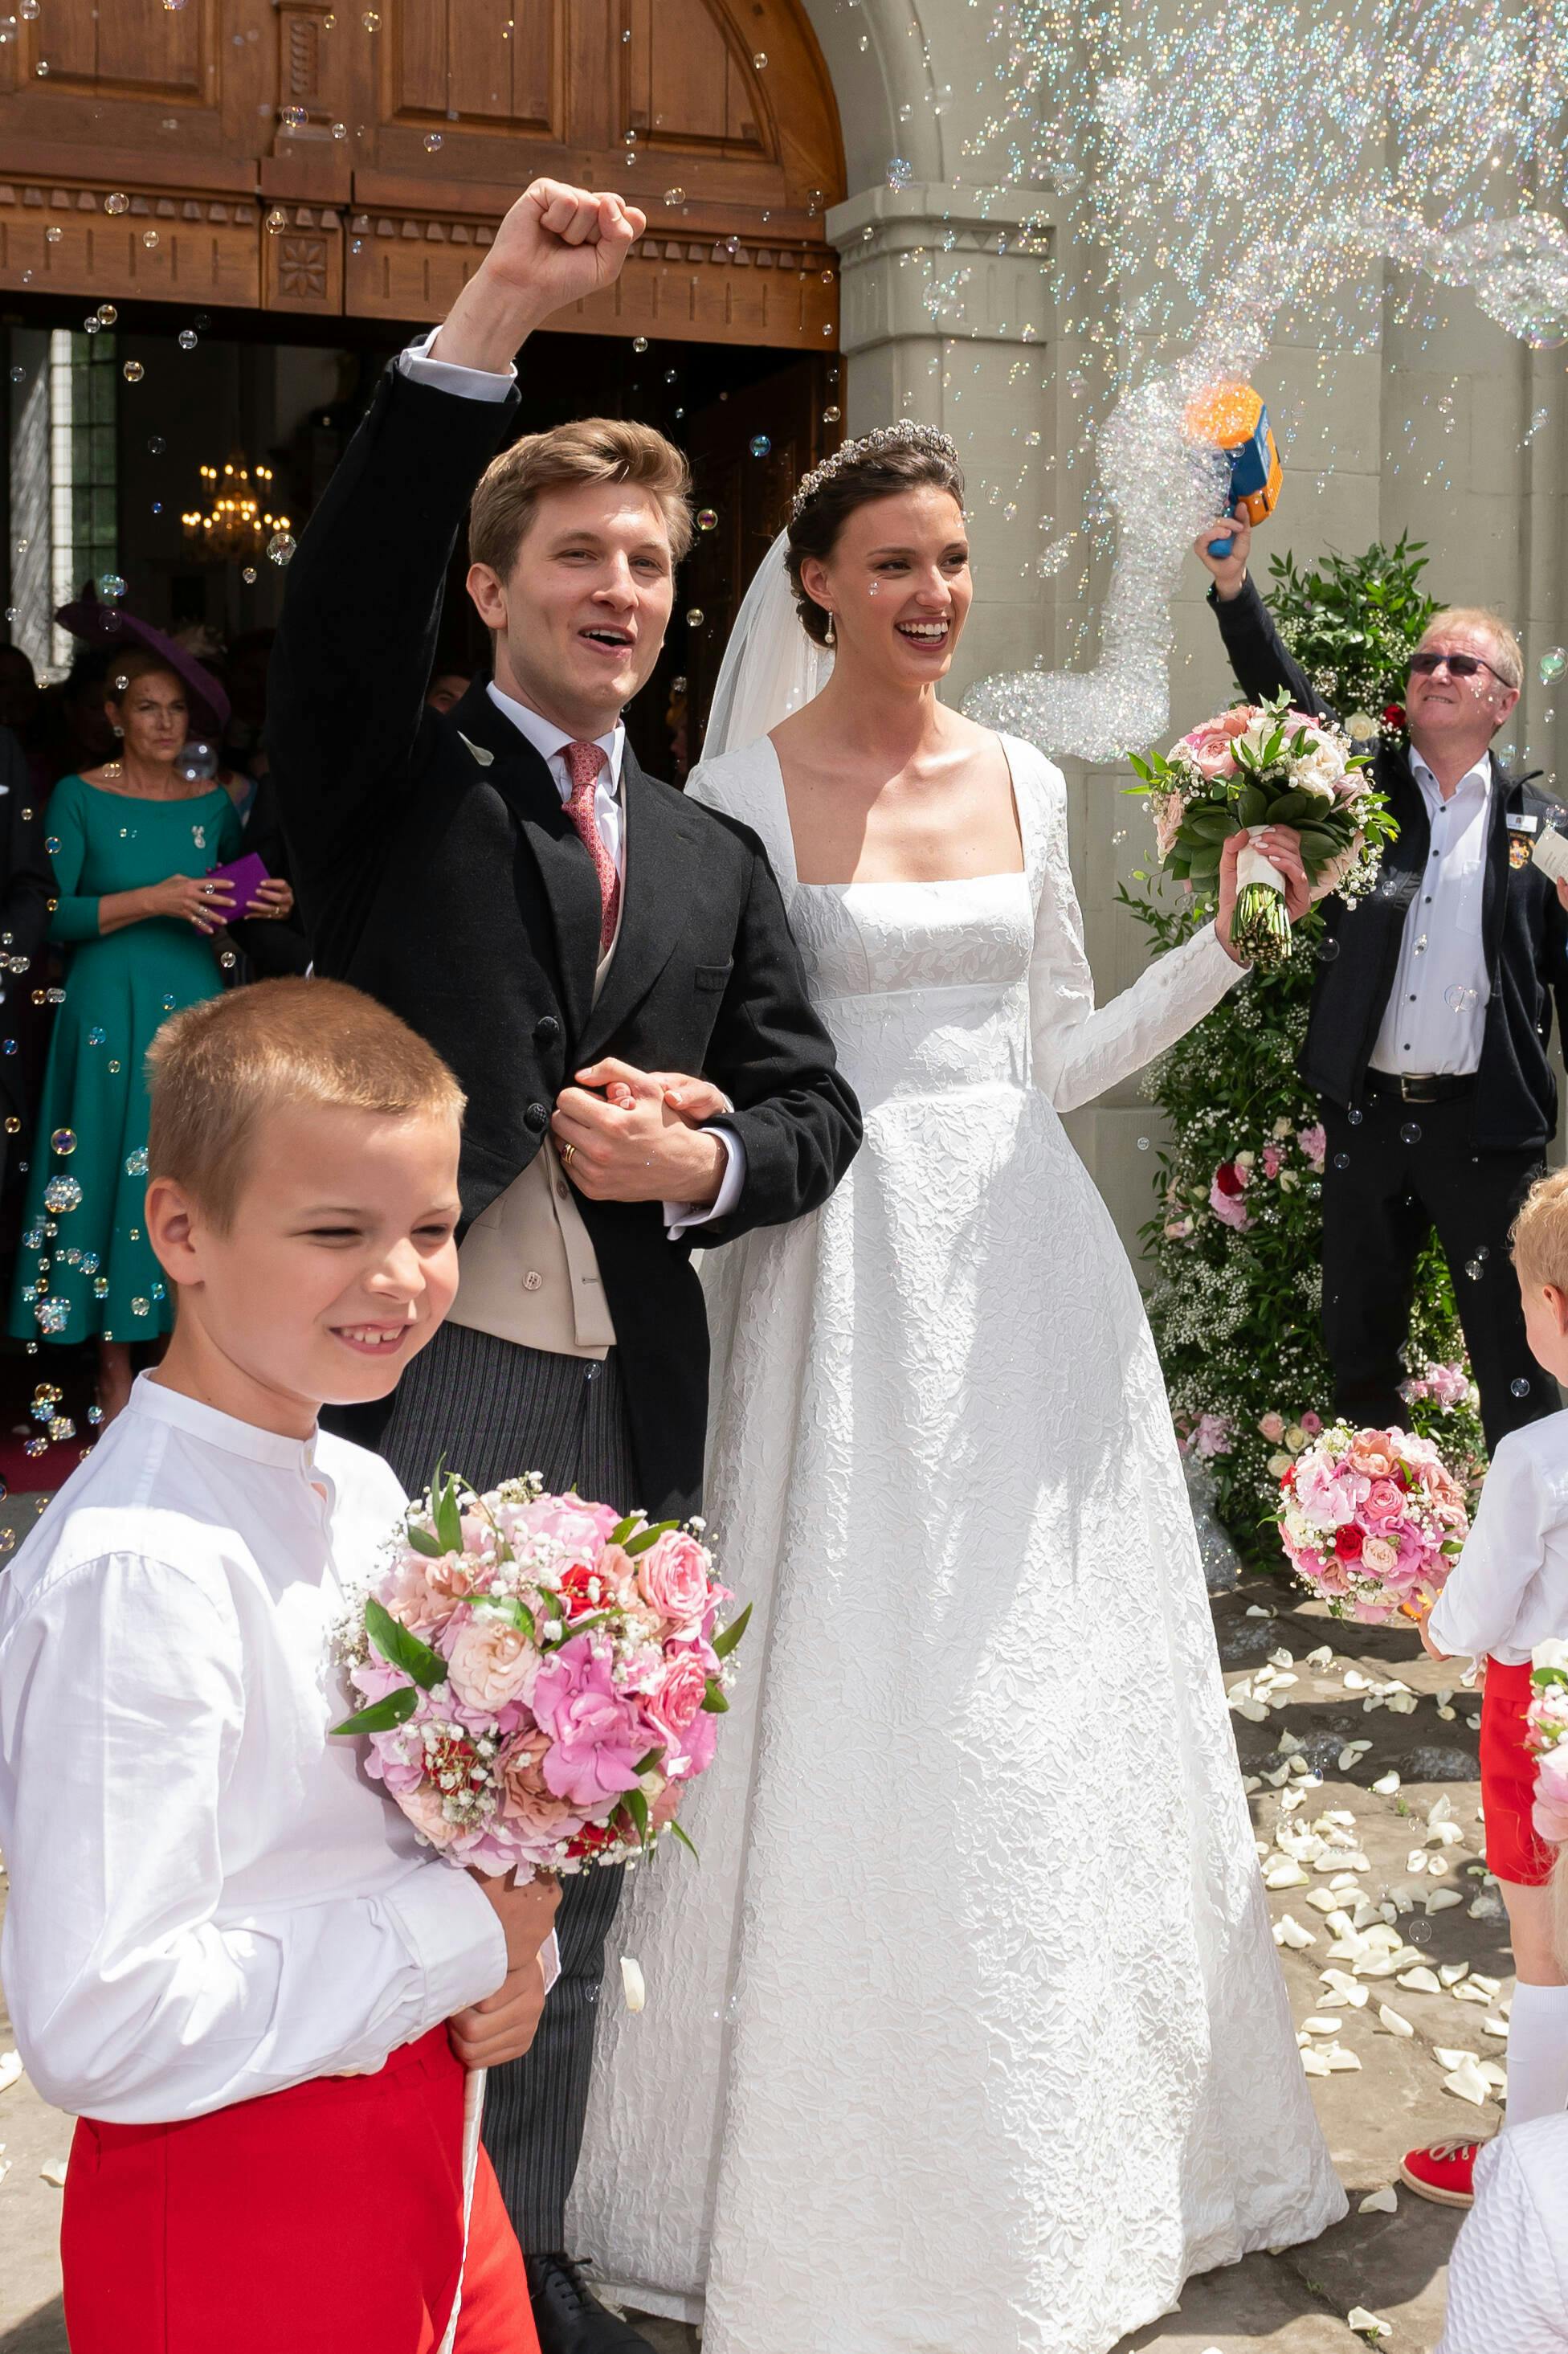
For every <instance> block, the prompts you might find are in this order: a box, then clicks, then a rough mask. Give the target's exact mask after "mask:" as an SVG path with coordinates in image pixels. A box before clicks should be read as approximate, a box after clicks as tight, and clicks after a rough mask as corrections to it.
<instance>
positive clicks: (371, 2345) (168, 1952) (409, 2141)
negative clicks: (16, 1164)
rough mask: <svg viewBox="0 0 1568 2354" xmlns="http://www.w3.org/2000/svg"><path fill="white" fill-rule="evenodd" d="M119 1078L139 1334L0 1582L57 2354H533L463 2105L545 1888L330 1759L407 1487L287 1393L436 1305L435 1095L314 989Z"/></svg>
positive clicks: (393, 1376) (239, 996)
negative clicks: (370, 1579) (355, 1617)
mask: <svg viewBox="0 0 1568 2354" xmlns="http://www.w3.org/2000/svg"><path fill="white" fill-rule="evenodd" d="M149 1064H150V1069H151V1073H152V1081H153V1112H152V1133H151V1139H150V1142H149V1146H148V1162H149V1182H148V1187H147V1203H146V1224H147V1231H148V1235H149V1238H150V1240H151V1241H152V1244H153V1246H154V1250H155V1251H156V1253H157V1255H158V1258H159V1261H160V1263H161V1264H162V1266H163V1267H164V1270H165V1272H166V1274H167V1276H168V1278H169V1280H170V1282H171V1283H173V1284H174V1285H175V1286H176V1287H177V1288H178V1297H179V1312H178V1317H177V1320H176V1323H175V1332H174V1336H173V1339H172V1340H171V1341H170V1344H169V1348H168V1352H167V1354H166V1355H165V1357H164V1361H163V1363H162V1364H161V1365H160V1366H159V1367H158V1368H157V1370H156V1371H155V1372H154V1373H143V1375H142V1377H141V1379H140V1380H139V1381H138V1382H137V1384H136V1386H135V1389H134V1391H133V1393H132V1400H131V1403H130V1405H128V1406H127V1407H126V1409H125V1411H124V1412H123V1413H122V1415H121V1416H119V1417H118V1418H117V1419H116V1420H115V1421H114V1422H113V1423H112V1424H111V1426H109V1427H108V1428H107V1429H106V1431H105V1432H104V1434H103V1437H101V1440H100V1441H99V1444H98V1446H97V1447H95V1449H94V1450H93V1452H92V1454H91V1455H90V1457H89V1458H88V1459H87V1461H86V1462H85V1463H83V1464H82V1465H81V1467H80V1468H79V1469H78V1470H77V1471H76V1472H75V1474H74V1475H73V1476H72V1478H71V1479H70V1480H69V1482H68V1483H67V1485H66V1487H65V1488H64V1489H63V1490H61V1492H60V1494H59V1496H58V1498H57V1499H56V1500H55V1501H54V1503H53V1504H52V1505H51V1506H50V1507H49V1509H48V1511H47V1512H46V1513H45V1515H44V1517H43V1519H42V1520H41V1522H39V1523H38V1526H37V1529H36V1530H35V1531H34V1532H33V1533H32V1534H31V1536H30V1537H29V1538H28V1540H27V1542H26V1544H25V1545H24V1547H23V1548H22V1550H21V1551H20V1552H19V1553H17V1555H16V1560H15V1562H14V1563H13V1564H12V1566H11V1568H10V1571H9V1573H8V1575H6V1576H5V1578H4V1580H0V1845H3V1846H4V1849H5V1854H6V1857H7V1860H8V1862H9V1865H10V1872H11V1894H10V1902H9V1907H8V1911H7V1915H6V1921H5V1939H4V1948H3V1962H4V1975H5V1988H6V1992H7V1996H8V1998H9V2002H10V2007H11V2011H12V2016H13V2018H14V2020H15V2022H16V2039H17V2042H18V2045H19V2046H20V2049H21V2051H22V2054H23V2057H24V2059H25V2061H26V2065H27V2068H28V2071H29V2073H31V2075H32V2077H33V2080H34V2082H35V2083H36V2084H37V2086H38V2089H39V2090H40V2091H41V2092H42V2093H43V2094H45V2096H46V2097H47V2098H48V2099H49V2100H51V2101H54V2102H56V2103H57V2104H58V2105H59V2106H61V2107H62V2108H66V2109H70V2110H74V2111H76V2112H77V2113H78V2115H79V2118H80V2122H79V2125H78V2126H77V2129H76V2136H75V2139H74V2141H73V2144H72V2148H71V2158H70V2169H69V2176H68V2178H67V2182H66V2192H65V2209H64V2216H63V2221H62V2226H61V2253H62V2259H63V2264H64V2270H65V2312H66V2323H67V2327H68V2329H69V2334H70V2340H71V2346H72V2349H73V2354H154V2349H156V2354H216V2349H222V2354H277V2349H288V2354H329V2349H330V2354H356V2349H363V2354H434V2349H437V2348H438V2347H442V2346H448V2347H450V2346H451V2345H452V2344H453V2343H454V2338H453V2332H454V2329H455V2333H456V2334H455V2344H456V2346H457V2347H458V2348H459V2349H461V2354H530V2349H535V2348H536V2339H535V2334H534V2327H533V2321H532V2317H531V2312H530V2306H529V2300H528V2293H527V2286H526V2281H525V2278H524V2271H523V2264H522V2258H521V2254H520V2253H519V2251H518V2248H517V2243H516V2241H515V2238H514V2236H513V2233H512V2230H511V2226H510V2224H509V2223H508V2222H507V2220H506V2215H505V2211H504V2209H503V2206H502V2204H501V2200H500V2195H499V2192H498V2190H497V2189H496V2186H495V2182H494V2178H493V2175H492V2174H491V2172H490V2167H489V2161H488V2159H487V2158H484V2157H483V2155H482V2153H481V2154H480V2156H479V2158H478V2161H477V2168H476V2169H475V2170H474V2171H472V2172H471V2176H470V2179H469V2180H468V2182H467V2183H466V2184H465V2179H464V2131H463V2120H464V2084H465V2072H466V2071H467V2070H468V2069H470V2068H477V2067H482V2066H484V2065H486V2064H489V2063H491V2062H499V2061H502V2060H504V2059H510V2058H513V2057H514V2056H515V2055H516V2054H517V2053H519V2052H523V2051H525V2050H526V2049H527V2046H528V2044H529V2043H530V2042H531V2041H532V2039H533V2034H534V2030H535V2026H536V2025H537V2022H538V2017H539V2012H540V2009H541V2008H542V2005H543V2001H544V1995H545V1967H546V1956H544V1955H543V1954H542V1950H541V1949H542V1946H544V1945H545V1943H546V1940H547V1939H548V1936H549V1931H550V1916H551V1914H552V1912H553V1909H554V1903H555V1896H556V1891H555V1890H554V1888H553V1887H551V1886H549V1885H547V1884H543V1883H536V1884H535V1885H534V1886H532V1887H529V1888H526V1889H514V1888H512V1887H510V1886H508V1885H505V1884H503V1882H482V1881H480V1880H478V1879H477V1878H474V1877H471V1876H469V1875H467V1874H464V1873H462V1872H456V1871H454V1870H452V1868H451V1867H450V1865H449V1864H447V1863H445V1862H442V1861H440V1859H439V1858H437V1857H436V1856H435V1855H434V1854H433V1853H432V1852H431V1850H429V1849H428V1848H424V1847H421V1846H420V1845H419V1844H418V1841H417V1840H416V1838H415V1835H414V1832H413V1830H412V1828H411V1826H410V1825H409V1824H408V1822H407V1820H406V1819H404V1817H403V1816H402V1815H401V1814H400V1813H399V1812H398V1810H397V1808H395V1807H394V1806H393V1805H392V1804H391V1803H390V1801H389V1800H387V1798H386V1797H384V1796H383V1795H382V1793H381V1792H380V1791H379V1789H378V1788H377V1787H376V1786H375V1785H373V1784H372V1783H371V1782H369V1781H368V1780H367V1779H366V1776H364V1774H363V1773H362V1771H361V1770H360V1766H359V1761H358V1756H357V1752H356V1745H355V1744H353V1743H352V1742H347V1741H336V1742H334V1741H332V1740H330V1739H329V1737H328V1735H329V1730H330V1728H331V1726H332V1725H333V1724H334V1723H336V1722H338V1720H339V1719H340V1718H341V1717H343V1716H344V1714H345V1713H346V1712H347V1711H348V1709H349V1708H350V1707H351V1706H352V1701H351V1699H350V1697H349V1695H348V1694H347V1693H346V1691H345V1689H344V1686H343V1684H342V1683H341V1681H339V1678H338V1675H337V1673H336V1670H334V1667H333V1665H332V1660H331V1645H332V1638H333V1634H334V1628H335V1627H336V1625H337V1623H338V1622H339V1620H340V1619H341V1617H342V1616H343V1613H344V1588H345V1587H346V1586H351V1585H354V1584H355V1583H356V1582H357V1581H359V1580H361V1579H362V1578H363V1575H364V1574H365V1572H366V1569H367V1568H368V1566H369V1565H370V1564H371V1563H372V1561H373V1560H374V1556H375V1553H376V1550H377V1549H378V1548H379V1546H380V1545H381V1544H382V1543H383V1542H384V1541H385V1539H386V1538H387V1535H388V1534H389V1532H391V1531H392V1529H393V1528H394V1526H395V1525H396V1523H397V1519H398V1517H399V1514H400V1512H401V1511H402V1508H403V1504H404V1497H403V1495H402V1492H401V1490H399V1488H398V1487H397V1482H396V1480H395V1479H393V1478H392V1475H391V1473H390V1472H389V1471H388V1470H387V1467H386V1465H385V1464H384V1463H383V1462H382V1461H381V1460H380V1458H378V1457H376V1456H374V1455H369V1454H366V1453H365V1452H363V1451H362V1450H361V1449H360V1448H358V1447H351V1446H349V1445H348V1444H347V1443H346V1442H345V1441H344V1440H342V1439H338V1438H334V1437H329V1436H327V1435H325V1434H318V1432H317V1429H316V1414H317V1409H318V1407H319V1406H320V1405H323V1403H326V1402H328V1401H331V1402H333V1403H336V1404H348V1403H351V1402H355V1401H359V1400H366V1399H371V1398H376V1397H380V1396H383V1395H385V1394H386V1393H387V1390H389V1389H390V1388H391V1386H392V1384H394V1382H395V1381H396V1380H397V1377H398V1374H399V1373H401V1371H402V1369H403V1367H404V1366H405V1365H406V1364H407V1363H408V1361H409V1359H410V1358H411V1357H412V1356H413V1355H414V1354H415V1353H416V1352H418V1350H419V1349H420V1348H422V1347H423V1345H424V1344H425V1342H426V1341H428V1340H429V1338H430V1336H431V1334H432V1333H433V1332H434V1331H435V1330H436V1328H437V1326H438V1325H439V1323H440V1320H441V1318H442V1316H443V1315H444V1314H445V1313H446V1310H447V1309H448V1307H449V1306H450V1301H451V1299H452V1296H453V1293H454V1291H455V1290H456V1288H457V1249H456V1244H455V1240H454V1235H455V1231H456V1227H457V1223H458V1218H459V1203H458V1194H457V1164H458V1137H459V1124H460V1119H461V1110H462V1097H461V1094H460V1093H459V1090H458V1087H457V1085H456V1082H455V1081H454V1080H453V1078H452V1076H451V1075H450V1072H449V1071H448V1070H447V1068H446V1066H445V1065H444V1064H443V1063H441V1062H440V1059H439V1057H438V1056H437V1055H435V1054H434V1053H433V1052H432V1050H431V1049H430V1048H429V1046H427V1045H426V1044H424V1043H423V1041H422V1040H420V1039H418V1038H417V1037H415V1036H414V1034H412V1032H411V1031H409V1030H408V1029H406V1028H405V1027H404V1025H403V1023H400V1022H399V1021H398V1020H397V1018H396V1016H394V1015H393V1014H391V1013H387V1011H386V1010H385V1009H384V1008H383V1007H381V1006H379V1005H376V1004H375V1003H373V1002H372V1001H371V1000H370V999H368V998H366V997H364V996H361V995H360V994H359V992H358V991H355V990H351V989H347V988H344V987H343V986H342V985H341V984H339V983H336V982H332V981H264V982H261V983H260V984H259V985H258V986H257V987H255V988H252V989H246V990H241V991H234V992H231V993H229V994H228V995H226V996H223V997H219V998H215V999H212V1000H210V1001H208V1002H205V1003H203V1004H199V1005H195V1006H191V1007H189V1008H187V1009H186V1010H185V1012H183V1013H179V1014H176V1015H175V1017H174V1018H173V1019H172V1020H171V1021H169V1022H168V1023H165V1024H164V1027H163V1029H162V1030H161V1031H160V1032H159V1034H158V1035H157V1038H156V1039H155V1041H154V1046H153V1049H152V1053H151V1055H150V1057H149ZM465 2234H466V2236H467V2240H468V2253H467V2263H466V2270H465V2262H464V2242H465ZM454 2316H455V2320H454Z"/></svg>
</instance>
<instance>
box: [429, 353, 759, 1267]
mask: <svg viewBox="0 0 1568 2354" xmlns="http://www.w3.org/2000/svg"><path fill="white" fill-rule="evenodd" d="M439 334H440V328H439V327H432V328H431V330H430V332H429V334H428V335H421V336H420V338H419V340H418V343H414V344H410V345H408V349H407V350H406V351H403V352H399V354H398V355H397V366H398V367H399V369H400V370H401V371H402V373H403V375H405V376H409V377H411V378H412V379H413V381H414V382H415V383H416V384H428V385H431V386H433V387H434V388H435V390H436V391H438V392H450V393H455V394H457V396H458V397H459V398H461V399H463V400H504V399H505V398H506V396H507V394H508V393H509V392H510V391H511V389H512V387H513V385H514V383H515V382H516V378H517V371H516V369H515V368H514V367H508V368H507V370H506V371H505V373H504V375H495V374H493V373H492V371H491V370H490V369H488V368H471V367H459V366H455V364H454V363H453V362H452V361H450V360H433V359H431V358H430V357H429V347H430V345H432V344H433V343H434V341H435V339H436V337H437V335H439ZM488 692H489V695H490V699H491V701H492V702H493V704H494V705H495V707H496V709H497V710H498V711H500V712H502V713H503V714H504V716H506V717H507V718H508V719H510V721H511V722H512V725H513V726H514V727H515V728H516V729H517V730H518V732H519V734H521V735H524V736H525V737H527V738H528V741H529V743H530V744H532V745H533V747H534V749H535V751H536V752H537V753H538V754H539V756H540V758H542V759H543V760H544V762H545V765H546V768H547V769H549V771H550V774H551V776H552V777H553V778H554V779H555V783H556V791H557V792H558V793H559V794H560V796H561V806H562V807H563V809H564V808H565V806H566V804H567V801H570V799H571V797H572V780H571V775H570V772H569V771H568V769H567V762H566V748H567V745H568V744H570V743H573V742H575V741H577V738H575V737H572V736H571V735H570V734H568V732H567V729H566V728H564V727H557V726H556V724H555V722H554V720H552V719H546V718H544V717H542V716H541V715H540V714H539V713H538V712H537V711H535V710H534V709H533V708H532V707H531V705H528V704H526V703H519V702H518V701H517V699H516V697H515V695H505V694H503V692H502V690H501V688H500V687H498V686H497V685H496V684H495V682H494V680H493V679H492V680H491V682H490V685H489V689H488ZM593 740H594V741H595V742H596V743H597V744H598V746H599V749H600V750H601V751H602V752H603V754H604V756H605V761H604V766H603V768H602V769H600V770H599V783H598V785H597V787H596V788H595V791H594V818H595V822H597V824H598V826H599V838H600V840H601V841H602V842H603V843H604V846H605V848H606V849H607V850H608V851H609V854H610V856H611V857H612V858H613V859H614V861H615V871H616V873H617V874H618V875H620V879H621V884H622V886H623V887H624V885H625V882H626V822H625V812H624V810H623V807H622V804H621V800H620V764H621V758H622V756H623V754H624V752H625V749H626V730H625V728H624V726H622V725H621V723H620V720H617V721H616V724H615V726H613V727H612V728H611V730H610V732H609V735H608V736H599V737H595V738H594V739H593ZM708 1133H709V1135H710V1136H716V1137H717V1138H718V1140H719V1141H720V1143H721V1144H722V1145H723V1146H724V1149H725V1155H726V1159H725V1166H724V1171H723V1173H722V1175H721V1177H720V1179H719V1189H718V1192H717V1193H716V1194H715V1197H714V1199H713V1201H712V1202H711V1203H709V1204H708V1205H707V1206H706V1208H697V1207H694V1205H693V1204H691V1203H690V1202H666V1203H665V1204H664V1224H665V1226H666V1228H667V1229H668V1232H669V1235H670V1238H671V1240H672V1241H673V1240H674V1238H675V1236H676V1235H679V1234H682V1233H683V1232H684V1230H685V1228H686V1227H687V1226H705V1225H708V1224H709V1223H710V1222H711V1221H712V1220H713V1219H715V1218H727V1217H728V1216H729V1214H730V1213H731V1211H732V1210H733V1209H734V1208H735V1206H736V1203H737V1202H738V1201H739V1199H740V1195H741V1189H742V1187H743V1186H744V1185H745V1183H746V1147H745V1145H744V1144H742V1142H741V1140H740V1139H739V1137H738V1136H737V1135H736V1132H735V1130H734V1129H729V1128H711V1129H709V1130H708Z"/></svg>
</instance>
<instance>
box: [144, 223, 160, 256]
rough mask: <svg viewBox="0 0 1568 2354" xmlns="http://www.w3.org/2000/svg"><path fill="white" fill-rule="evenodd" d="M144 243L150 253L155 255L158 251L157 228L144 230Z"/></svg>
mask: <svg viewBox="0 0 1568 2354" xmlns="http://www.w3.org/2000/svg"><path fill="white" fill-rule="evenodd" d="M142 242H143V245H144V246H145V247H146V249H147V251H148V252H149V253H155V252H156V251H157V249H158V232H157V230H156V229H155V228H144V229H143V231H142Z"/></svg>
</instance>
